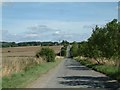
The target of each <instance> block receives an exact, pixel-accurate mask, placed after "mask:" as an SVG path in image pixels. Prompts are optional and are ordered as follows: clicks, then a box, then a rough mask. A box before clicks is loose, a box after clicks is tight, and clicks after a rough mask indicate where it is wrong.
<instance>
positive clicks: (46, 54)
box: [36, 48, 55, 62]
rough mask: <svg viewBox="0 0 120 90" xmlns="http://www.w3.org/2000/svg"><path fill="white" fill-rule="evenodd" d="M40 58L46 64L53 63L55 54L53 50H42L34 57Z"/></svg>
mask: <svg viewBox="0 0 120 90" xmlns="http://www.w3.org/2000/svg"><path fill="white" fill-rule="evenodd" d="M40 56H41V57H42V58H43V59H44V60H46V61H47V62H54V61H55V52H54V50H53V49H50V48H42V49H41V50H40V51H38V52H37V53H36V57H37V58H39V57H40Z"/></svg>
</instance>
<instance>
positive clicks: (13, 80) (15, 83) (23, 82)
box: [2, 59, 61, 88]
mask: <svg viewBox="0 0 120 90" xmlns="http://www.w3.org/2000/svg"><path fill="white" fill-rule="evenodd" d="M60 61H61V59H59V60H56V62H45V63H42V64H38V65H33V66H32V67H29V68H27V69H26V70H23V71H22V72H18V73H14V74H12V75H11V76H9V77H8V76H4V77H3V78H2V87H3V88H23V87H26V86H27V85H28V84H29V83H30V82H32V81H34V80H35V79H37V78H39V77H40V76H41V75H42V74H44V73H46V72H48V71H49V70H50V69H51V68H54V67H55V66H56V65H57V64H58V63H60Z"/></svg>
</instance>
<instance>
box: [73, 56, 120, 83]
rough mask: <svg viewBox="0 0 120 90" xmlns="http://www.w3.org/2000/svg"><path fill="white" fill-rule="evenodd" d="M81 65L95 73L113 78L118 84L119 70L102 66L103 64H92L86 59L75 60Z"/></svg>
mask: <svg viewBox="0 0 120 90" xmlns="http://www.w3.org/2000/svg"><path fill="white" fill-rule="evenodd" d="M75 60H77V61H78V62H80V63H81V64H82V65H85V66H87V67H89V68H92V69H93V70H95V71H98V72H101V73H104V74H106V75H107V76H109V77H111V78H114V79H116V80H118V81H119V82H120V68H119V69H118V68H117V67H115V66H111V65H104V64H102V65H101V64H93V63H91V62H90V61H89V60H88V59H80V58H75Z"/></svg>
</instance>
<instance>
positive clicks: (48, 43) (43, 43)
mask: <svg viewBox="0 0 120 90" xmlns="http://www.w3.org/2000/svg"><path fill="white" fill-rule="evenodd" d="M67 43H68V42H67V41H65V40H63V41H62V42H61V43H59V42H39V41H38V42H35V41H33V42H20V43H16V42H0V46H1V47H19V46H55V45H65V44H67Z"/></svg>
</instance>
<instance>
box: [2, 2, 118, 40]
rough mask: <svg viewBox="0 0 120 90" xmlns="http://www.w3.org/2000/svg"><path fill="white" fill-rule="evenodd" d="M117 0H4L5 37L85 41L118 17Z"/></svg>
mask: <svg viewBox="0 0 120 90" xmlns="http://www.w3.org/2000/svg"><path fill="white" fill-rule="evenodd" d="M117 7H118V3H117V2H4V3H3V4H2V41H15V42H23V41H62V40H68V41H84V40H87V39H88V38H89V37H90V35H91V33H92V28H94V27H95V25H99V26H103V25H105V23H107V22H109V21H111V20H113V19H114V18H118V10H117Z"/></svg>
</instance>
